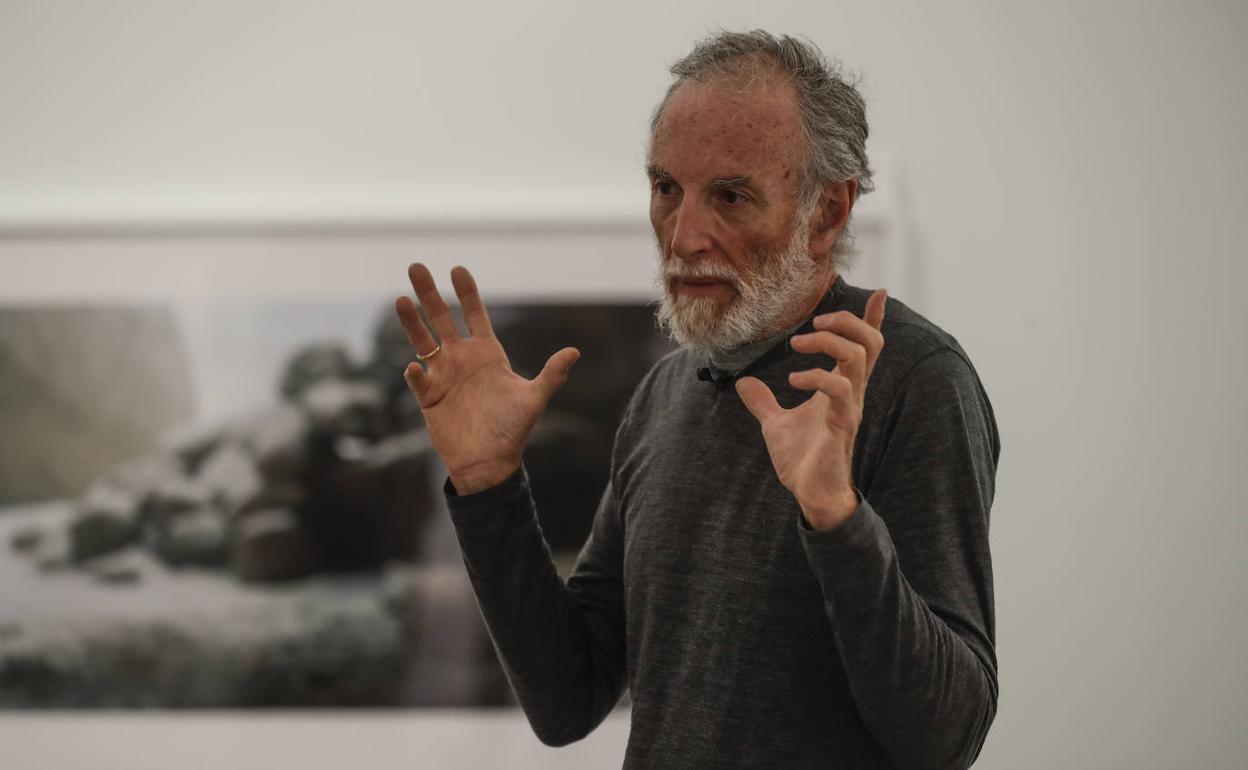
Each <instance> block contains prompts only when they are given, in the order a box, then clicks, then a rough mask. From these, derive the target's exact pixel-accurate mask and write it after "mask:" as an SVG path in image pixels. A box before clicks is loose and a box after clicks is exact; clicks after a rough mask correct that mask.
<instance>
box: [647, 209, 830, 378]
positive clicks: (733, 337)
mask: <svg viewBox="0 0 1248 770" xmlns="http://www.w3.org/2000/svg"><path fill="white" fill-rule="evenodd" d="M809 234H810V224H809V221H807V222H806V223H805V224H803V225H802V226H800V227H796V228H794V232H793V237H792V238H790V239H789V244H788V246H787V247H785V248H784V249H781V250H779V251H776V252H772V253H770V254H761V255H756V257H757V259H756V260H755V264H758V265H761V267H760V268H759V272H758V274H757V275H755V276H753V277H751V278H749V279H748V280H747V279H745V278H743V277H742V276H741V275H740V274H739V273H738V272H737V271H736V270H734V269H733V268H731V267H728V266H727V265H722V264H719V263H705V264H703V263H696V264H688V263H683V264H682V263H679V262H677V261H674V260H672V261H666V262H665V261H664V260H663V259H662V256H661V252H660V262H659V269H658V271H657V273H656V275H655V281H656V282H657V283H658V285H659V289H660V290H661V292H662V299H661V300H660V301H659V305H658V308H657V310H656V311H655V319H656V321H657V322H658V325H659V328H660V329H662V330H663V332H664V333H665V334H667V336H668V337H669V338H670V339H671V340H672V341H673V342H675V343H677V344H679V345H683V346H685V347H689V348H693V349H694V350H697V351H699V352H700V353H706V354H711V353H715V352H724V351H728V350H732V349H733V348H738V347H741V346H743V345H747V344H749V343H751V342H757V341H759V340H763V339H766V338H767V337H769V336H771V335H773V334H775V333H777V332H779V331H781V330H782V329H781V324H782V323H784V321H785V320H786V318H787V316H788V315H789V314H790V313H792V311H793V308H794V303H795V302H800V301H802V300H804V299H805V298H806V296H807V294H809V292H810V287H811V285H812V284H813V283H814V282H815V280H816V279H817V278H818V277H819V273H820V264H819V262H818V260H816V259H815V258H813V257H812V256H811V255H810V252H809V251H807V239H808V238H809ZM675 277H686V278H717V279H720V280H724V281H728V282H729V283H730V284H731V285H732V286H733V288H734V289H736V292H737V296H735V297H733V298H732V300H730V301H729V304H728V306H727V307H726V308H723V309H721V308H720V306H719V300H717V299H715V298H713V297H690V296H682V295H676V294H673V292H672V289H671V279H672V278H675Z"/></svg>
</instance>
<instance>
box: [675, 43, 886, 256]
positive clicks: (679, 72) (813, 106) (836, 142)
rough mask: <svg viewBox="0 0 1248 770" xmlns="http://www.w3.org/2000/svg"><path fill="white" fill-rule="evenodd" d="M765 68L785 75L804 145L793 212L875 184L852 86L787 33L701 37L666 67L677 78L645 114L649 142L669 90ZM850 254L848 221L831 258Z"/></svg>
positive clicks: (751, 75)
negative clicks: (848, 188) (843, 187)
mask: <svg viewBox="0 0 1248 770" xmlns="http://www.w3.org/2000/svg"><path fill="white" fill-rule="evenodd" d="M760 65H762V66H761V67H760ZM768 65H770V66H768ZM772 72H779V73H781V74H784V75H787V76H788V78H789V79H790V81H791V82H792V83H793V85H794V87H795V88H796V89H797V105H798V112H799V115H800V124H801V131H802V138H803V140H804V144H805V148H804V149H805V153H804V154H805V161H804V167H803V168H802V169H801V173H800V174H798V182H797V185H798V186H797V199H798V209H799V212H802V213H803V215H804V216H809V215H810V213H811V212H812V211H813V209H814V206H815V203H816V202H817V201H818V200H819V195H820V194H821V193H822V191H823V188H824V186H825V185H827V184H833V183H836V182H844V181H847V180H849V179H857V180H858V190H857V195H862V194H864V193H869V192H871V191H872V190H873V189H875V185H874V184H873V183H872V181H871V167H870V165H868V162H867V151H866V143H867V114H866V112H867V110H866V103H865V102H864V101H863V98H862V95H861V94H860V93H859V92H858V89H857V87H856V84H855V83H853V82H850V80H848V79H847V78H846V77H845V76H844V75H843V74H842V72H841V68H840V67H839V66H838V65H836V64H834V63H829V62H828V60H827V59H826V58H825V57H824V55H823V54H822V53H821V52H820V51H819V48H818V47H817V46H816V45H815V44H814V43H812V42H810V41H809V40H798V39H796V38H793V37H790V36H788V35H783V36H781V37H776V36H774V35H772V34H771V33H769V32H766V31H764V30H761V29H756V30H752V31H750V32H723V31H721V32H719V33H717V34H715V35H712V36H711V37H708V38H705V39H703V40H702V41H700V42H699V43H698V44H697V45H696V46H694V48H693V50H692V51H690V52H689V54H688V55H687V56H685V57H684V58H683V59H681V60H680V61H677V62H676V63H675V64H673V65H672V66H671V73H672V74H673V75H675V76H676V80H675V81H674V82H673V83H672V85H671V86H670V87H669V88H668V89H667V93H666V94H665V95H664V96H663V100H662V101H661V102H659V105H658V107H656V108H655V110H654V114H653V116H652V117H651V119H650V136H651V139H652V140H653V137H654V132H655V129H656V128H658V124H659V119H660V118H662V117H663V111H664V109H665V108H666V107H667V103H668V101H670V100H671V98H672V94H674V93H676V90H677V89H678V88H680V87H681V86H682V85H684V84H685V83H687V82H689V81H694V82H706V81H709V80H714V79H717V78H720V77H724V76H729V77H733V78H736V79H748V81H749V84H750V85H751V86H752V85H753V84H754V83H755V82H756V79H757V78H759V77H764V76H766V75H767V74H770V73H772ZM853 255H854V250H853V238H852V237H851V236H850V234H849V228H848V225H847V226H846V228H845V229H844V230H843V231H842V232H841V237H839V238H837V242H836V244H835V245H834V246H833V247H832V258H833V260H834V261H835V263H836V264H838V265H843V264H845V263H846V262H848V261H849V259H850V258H851V257H852V256H853Z"/></svg>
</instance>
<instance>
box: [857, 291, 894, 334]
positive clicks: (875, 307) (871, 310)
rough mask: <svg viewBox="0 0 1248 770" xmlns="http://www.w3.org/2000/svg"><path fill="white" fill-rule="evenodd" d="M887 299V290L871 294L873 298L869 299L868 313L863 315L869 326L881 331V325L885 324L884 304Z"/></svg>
mask: <svg viewBox="0 0 1248 770" xmlns="http://www.w3.org/2000/svg"><path fill="white" fill-rule="evenodd" d="M887 299H888V290H887V289H876V290H875V291H873V292H872V293H871V297H870V298H869V299H867V309H866V312H864V313H863V315H862V320H864V321H866V322H867V325H868V326H872V327H874V328H876V329H879V328H880V324H882V323H884V303H885V301H886V300H887Z"/></svg>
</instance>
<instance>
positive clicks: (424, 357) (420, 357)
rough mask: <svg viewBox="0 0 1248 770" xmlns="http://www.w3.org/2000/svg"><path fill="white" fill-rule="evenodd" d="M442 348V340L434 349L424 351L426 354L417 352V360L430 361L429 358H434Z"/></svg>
mask: <svg viewBox="0 0 1248 770" xmlns="http://www.w3.org/2000/svg"><path fill="white" fill-rule="evenodd" d="M441 350H442V343H441V342H439V343H438V344H437V345H436V346H435V347H434V348H433V350H430V351H429V352H428V353H424V354H421V353H417V354H416V360H417V361H428V360H429V359H431V358H433V357H434V356H436V355H437V354H438V352H439V351H441Z"/></svg>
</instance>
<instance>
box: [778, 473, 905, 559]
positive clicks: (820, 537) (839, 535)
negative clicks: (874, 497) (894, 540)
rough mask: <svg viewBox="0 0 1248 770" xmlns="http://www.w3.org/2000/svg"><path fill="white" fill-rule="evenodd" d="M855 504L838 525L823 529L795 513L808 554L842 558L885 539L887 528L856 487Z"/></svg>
mask: <svg viewBox="0 0 1248 770" xmlns="http://www.w3.org/2000/svg"><path fill="white" fill-rule="evenodd" d="M854 493H855V494H856V495H858V508H857V510H855V511H854V513H853V515H851V516H850V517H849V518H848V519H846V520H845V521H844V523H842V524H841V525H840V526H839V527H837V528H835V529H830V530H826V531H820V530H817V529H814V528H812V527H811V526H810V525H809V524H807V523H806V520H805V518H804V517H803V516H802V514H801V513H800V512H799V513H798V531H799V534H800V536H801V538H802V544H803V545H804V546H805V548H806V552H807V553H808V554H810V555H812V556H813V555H815V554H816V553H818V554H820V555H821V556H826V557H830V558H833V559H835V560H836V561H838V562H842V563H843V562H844V561H845V560H847V559H852V558H854V557H855V556H859V555H862V554H865V553H868V552H878V551H879V550H880V548H881V542H880V541H881V538H884V539H888V528H887V527H886V526H885V525H884V520H883V519H881V518H880V516H879V514H877V513H876V512H875V509H873V508H872V507H871V503H869V502H867V499H866V498H865V497H863V496H862V493H861V492H859V491H858V490H857V489H855V490H854Z"/></svg>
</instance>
